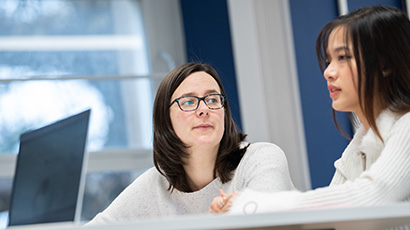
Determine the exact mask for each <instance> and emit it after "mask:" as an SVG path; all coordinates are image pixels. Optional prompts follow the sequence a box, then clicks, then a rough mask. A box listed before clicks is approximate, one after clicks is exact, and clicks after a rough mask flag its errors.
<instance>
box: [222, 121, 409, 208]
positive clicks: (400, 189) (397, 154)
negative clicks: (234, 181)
mask: <svg viewBox="0 0 410 230" xmlns="http://www.w3.org/2000/svg"><path fill="white" fill-rule="evenodd" d="M384 137H385V139H384V148H383V149H382V151H381V152H380V156H379V157H378V158H377V160H376V161H375V162H374V163H373V165H371V167H369V168H368V169H367V170H366V171H364V172H363V173H361V174H360V175H359V177H357V178H356V179H354V180H349V181H346V182H345V183H343V184H336V185H333V186H330V187H324V188H319V189H316V190H312V191H308V192H278V193H262V192H256V191H253V190H249V189H248V190H245V191H244V192H242V193H241V194H240V195H239V196H238V197H237V198H236V199H235V200H234V202H233V205H232V208H231V210H230V212H231V213H234V214H243V213H260V212H271V211H280V210H294V209H316V208H330V207H345V206H364V205H384V204H388V203H394V202H403V201H410V199H409V198H410V170H409V169H410V113H408V114H406V115H404V116H402V117H401V118H400V119H399V120H397V122H395V124H394V125H393V126H392V128H391V129H390V130H389V132H388V133H387V135H384Z"/></svg>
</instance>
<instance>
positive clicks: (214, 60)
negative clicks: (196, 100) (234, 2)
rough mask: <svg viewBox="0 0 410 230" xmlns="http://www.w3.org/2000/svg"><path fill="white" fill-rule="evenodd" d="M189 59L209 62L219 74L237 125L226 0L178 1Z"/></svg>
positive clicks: (236, 92) (237, 116)
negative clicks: (179, 2)
mask: <svg viewBox="0 0 410 230" xmlns="http://www.w3.org/2000/svg"><path fill="white" fill-rule="evenodd" d="M181 10H182V17H183V21H184V29H185V41H186V50H187V57H188V61H199V62H203V63H207V64H210V65H212V66H213V67H214V68H215V70H216V71H217V72H218V74H219V76H220V77H221V81H222V84H223V86H224V88H225V91H226V94H227V98H228V100H229V106H230V108H231V111H232V115H233V117H234V120H235V122H236V124H237V125H238V126H239V127H240V128H241V127H242V123H241V115H240V110H239V99H238V91H237V84H236V76H235V66H234V59H233V52H232V44H231V33H230V28H229V17H228V7H227V3H226V0H181Z"/></svg>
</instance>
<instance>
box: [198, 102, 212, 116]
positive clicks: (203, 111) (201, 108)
mask: <svg viewBox="0 0 410 230" xmlns="http://www.w3.org/2000/svg"><path fill="white" fill-rule="evenodd" d="M201 102H202V103H201ZM196 112H197V114H198V115H199V116H202V115H207V114H208V112H209V108H208V106H207V105H206V104H205V101H204V100H200V101H199V104H198V109H197V110H196Z"/></svg>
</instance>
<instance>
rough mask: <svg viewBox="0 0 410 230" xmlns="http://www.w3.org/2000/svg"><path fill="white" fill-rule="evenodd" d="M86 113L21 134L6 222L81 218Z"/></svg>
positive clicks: (20, 222) (12, 224)
mask: <svg viewBox="0 0 410 230" xmlns="http://www.w3.org/2000/svg"><path fill="white" fill-rule="evenodd" d="M90 112H91V110H86V111H84V112H81V113H79V114H76V115H73V116H70V117H68V118H65V119H62V120H60V121H57V122H54V123H53V124H50V125H47V126H45V127H42V128H40V129H37V130H34V131H30V132H27V133H24V134H22V135H21V136H20V150H19V154H18V156H17V164H16V170H15V175H14V180H13V188H12V195H11V201H10V208H9V226H14V225H25V224H38V223H50V222H63V221H64V222H66V221H80V216H81V207H82V198H83V193H84V184H85V171H86V170H85V165H86V161H87V158H86V151H85V147H86V140H87V132H88V124H89V118H90Z"/></svg>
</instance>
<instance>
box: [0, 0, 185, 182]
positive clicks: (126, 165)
mask: <svg viewBox="0 0 410 230" xmlns="http://www.w3.org/2000/svg"><path fill="white" fill-rule="evenodd" d="M141 3H142V4H141V7H142V12H143V19H144V25H145V30H146V41H147V44H148V52H149V58H150V62H151V72H152V74H150V75H145V76H97V77H96V76H92V77H88V76H79V77H63V78H58V79H59V80H61V79H67V80H68V79H85V80H124V79H138V78H151V79H153V81H154V89H155V90H156V89H157V87H158V85H159V83H160V82H161V80H162V79H163V78H164V76H165V75H166V74H167V73H168V72H169V71H170V70H171V69H172V68H174V67H175V66H177V65H180V64H183V63H184V62H185V61H186V52H185V40H184V31H183V24H182V14H181V8H180V3H179V0H167V1H163V0H142V1H141ZM97 40H98V41H99V42H95V41H97ZM113 41H114V42H113ZM140 42H141V41H139V38H135V37H134V36H88V37H82V38H79V37H76V36H59V37H53V38H45V39H44V38H43V39H42V38H39V37H30V38H28V37H13V38H10V39H8V38H0V52H1V51H4V50H8V51H10V50H18V49H19V50H39V49H41V50H56V49H58V50H61V47H65V48H64V49H65V50H74V49H77V50H78V49H79V48H80V49H81V50H87V49H92V50H98V49H107V47H108V48H113V49H132V48H135V47H136V46H138V45H140V44H139V43H140ZM53 44H54V45H53ZM74 44H75V45H74ZM15 80H16V79H1V80H0V81H2V82H5V81H15ZM19 80H22V81H29V79H19ZM36 80H38V78H36ZM44 80H46V79H44ZM47 80H50V78H47ZM147 135H152V134H147ZM16 159H17V156H16V155H12V154H10V155H7V154H6V155H0V178H10V177H13V175H14V170H15V165H16ZM152 165H153V163H152V151H151V150H144V149H118V150H114V151H98V152H90V153H89V160H88V167H87V172H100V171H128V170H140V169H145V168H148V167H151V166H152Z"/></svg>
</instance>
